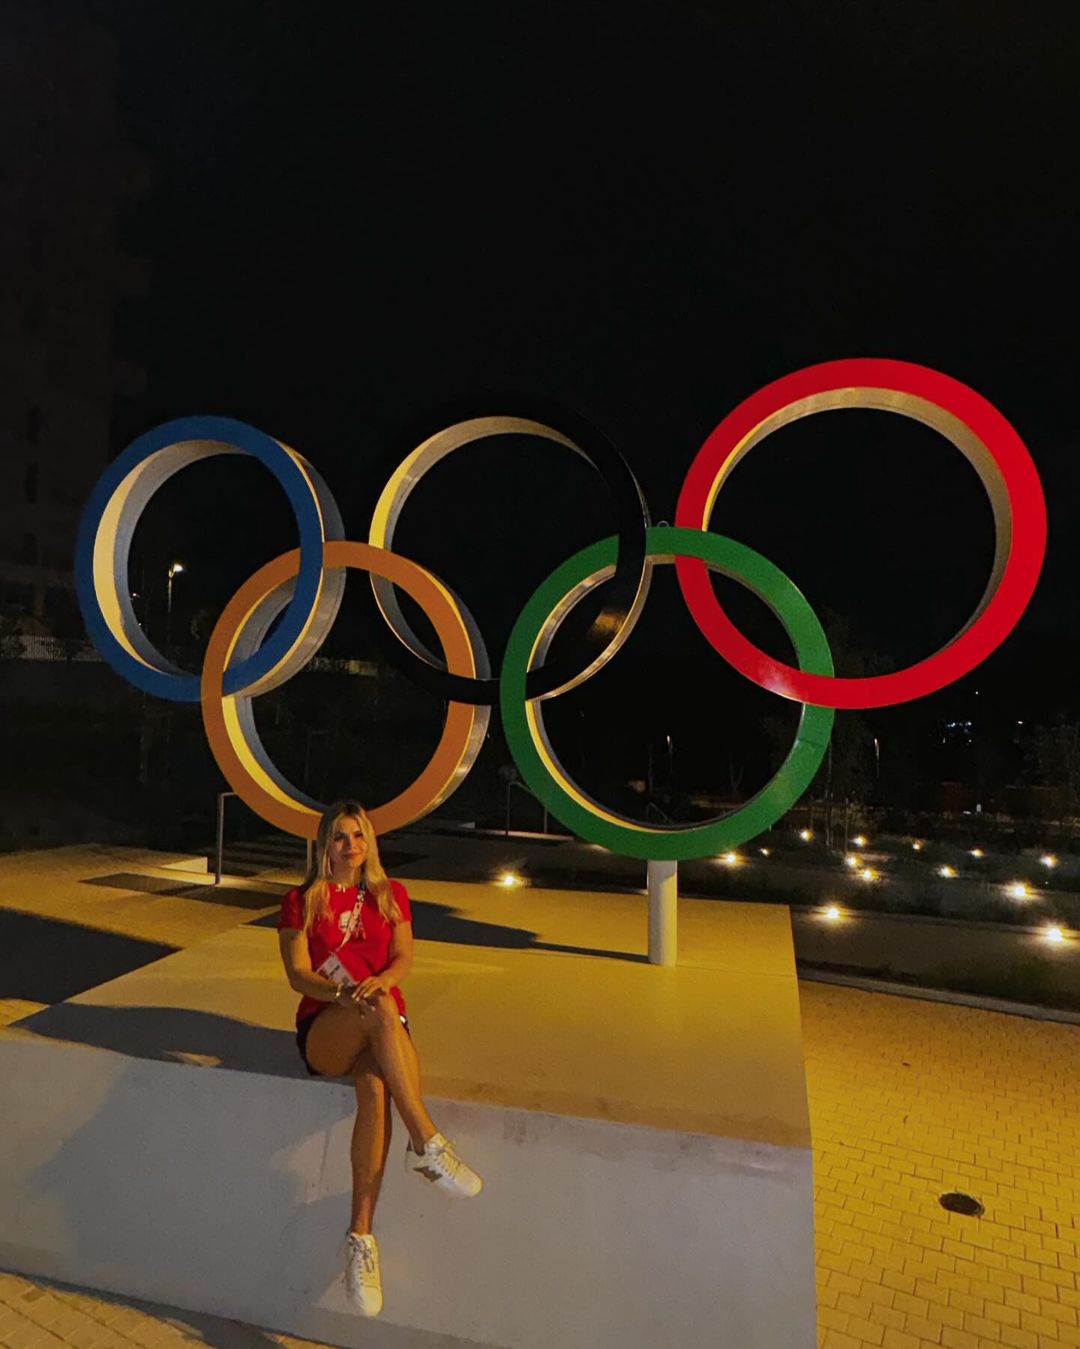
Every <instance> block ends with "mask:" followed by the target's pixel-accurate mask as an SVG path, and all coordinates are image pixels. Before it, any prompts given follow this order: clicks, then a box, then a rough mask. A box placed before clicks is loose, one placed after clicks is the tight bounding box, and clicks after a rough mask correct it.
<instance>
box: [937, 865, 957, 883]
mask: <svg viewBox="0 0 1080 1349" xmlns="http://www.w3.org/2000/svg"><path fill="white" fill-rule="evenodd" d="M937 874H938V875H939V876H944V877H945V879H946V880H947V881H951V880H952V879H953V877H954V876H955V875H956V868H955V867H948V866H945V867H938V873H937Z"/></svg>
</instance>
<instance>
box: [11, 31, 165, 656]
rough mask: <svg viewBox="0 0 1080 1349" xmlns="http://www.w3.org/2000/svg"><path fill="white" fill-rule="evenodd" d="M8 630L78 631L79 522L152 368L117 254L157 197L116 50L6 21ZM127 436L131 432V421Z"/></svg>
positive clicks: (87, 35) (132, 266)
mask: <svg viewBox="0 0 1080 1349" xmlns="http://www.w3.org/2000/svg"><path fill="white" fill-rule="evenodd" d="M0 52H2V53H3V56H2V73H3V78H2V79H0V126H2V128H3V134H2V135H0V257H2V258H3V267H2V268H0V616H2V617H3V619H4V620H5V626H6V627H7V629H8V631H12V630H15V631H23V632H26V633H43V632H46V633H53V634H55V635H57V636H67V635H73V634H74V633H75V632H77V631H79V630H80V628H81V625H79V624H78V619H77V611H76V609H75V604H74V590H73V577H72V566H73V553H74V542H75V532H76V526H77V523H78V517H79V512H80V510H81V508H82V505H83V502H84V501H85V500H86V496H87V493H88V492H89V490H90V488H91V486H92V485H93V483H94V481H95V480H96V479H97V477H98V476H99V475H100V473H101V471H102V469H103V468H104V466H105V465H106V464H107V463H108V461H109V459H110V457H111V454H112V447H113V444H114V437H113V434H112V430H113V425H114V421H115V419H116V417H117V412H118V400H121V408H120V410H121V412H122V400H125V399H130V398H137V397H138V396H139V395H140V394H141V392H142V389H143V385H144V382H145V380H144V375H143V371H142V369H141V367H140V366H139V365H138V364H137V363H135V362H133V361H131V360H127V359H124V356H123V354H122V353H120V352H118V351H117V344H116V341H115V333H116V330H117V315H118V311H119V309H120V307H121V306H123V305H124V304H127V303H132V302H134V303H136V304H137V303H138V301H139V300H140V298H141V297H143V296H144V295H145V292H146V275H147V268H146V266H145V264H144V263H143V262H141V261H139V260H138V259H135V258H132V257H129V256H127V255H126V254H125V253H124V252H123V250H122V249H121V247H120V244H119V237H120V225H121V217H122V215H123V212H124V211H125V209H126V207H127V205H128V204H129V203H130V202H132V201H134V200H136V199H137V198H138V197H139V196H141V195H143V194H145V192H146V191H147V188H148V183H149V171H148V165H147V161H146V159H145V157H144V156H143V155H142V154H141V153H140V152H139V151H138V150H136V149H135V148H134V147H133V146H132V145H130V144H129V143H128V142H127V141H126V140H125V139H124V134H123V130H122V127H121V125H120V119H119V112H118V102H117V67H116V55H115V51H114V43H113V39H112V37H111V35H110V34H109V33H108V32H107V31H106V30H104V29H102V28H100V27H98V26H96V25H95V24H93V23H90V22H88V21H85V20H82V19H77V18H74V19H73V18H65V17H63V16H59V15H57V16H50V15H49V13H48V12H47V11H45V12H42V11H40V10H38V11H33V10H30V9H20V8H6V9H5V10H3V11H0ZM125 421H126V419H125Z"/></svg>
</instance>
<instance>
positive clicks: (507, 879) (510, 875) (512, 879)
mask: <svg viewBox="0 0 1080 1349" xmlns="http://www.w3.org/2000/svg"><path fill="white" fill-rule="evenodd" d="M495 884H496V885H502V886H504V887H505V888H506V889H507V890H509V889H512V888H513V887H514V886H515V885H524V884H525V882H524V880H523V879H522V878H521V877H520V876H519V875H518V874H517V872H516V871H500V872H499V875H498V879H497V880H496V881H495Z"/></svg>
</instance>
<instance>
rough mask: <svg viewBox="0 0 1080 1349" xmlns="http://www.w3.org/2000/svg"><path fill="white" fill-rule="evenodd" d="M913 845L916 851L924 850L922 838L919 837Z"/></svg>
mask: <svg viewBox="0 0 1080 1349" xmlns="http://www.w3.org/2000/svg"><path fill="white" fill-rule="evenodd" d="M911 846H912V847H913V848H914V849H915V851H916V852H922V849H923V845H922V839H920V838H917V839H916V840H915V842H914V843H913V844H912V845H911Z"/></svg>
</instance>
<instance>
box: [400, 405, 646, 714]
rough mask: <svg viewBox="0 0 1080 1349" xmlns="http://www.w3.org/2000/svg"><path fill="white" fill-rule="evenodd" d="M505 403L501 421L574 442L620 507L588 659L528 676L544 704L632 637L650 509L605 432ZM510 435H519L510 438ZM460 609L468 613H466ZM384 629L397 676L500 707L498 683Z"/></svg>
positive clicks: (544, 409) (568, 417)
mask: <svg viewBox="0 0 1080 1349" xmlns="http://www.w3.org/2000/svg"><path fill="white" fill-rule="evenodd" d="M492 401H494V400H492ZM507 401H508V400H505V399H500V400H499V404H498V407H499V412H498V415H499V416H505V417H514V418H522V419H527V420H529V421H534V422H538V423H542V424H543V425H545V426H547V427H548V428H549V429H551V430H553V431H556V432H558V433H559V434H561V435H563V436H565V437H566V438H567V439H568V440H571V441H573V443H574V445H575V446H576V447H577V450H578V452H579V453H580V454H581V456H582V458H584V459H585V460H587V462H588V463H589V464H590V465H591V466H592V467H593V468H594V469H595V470H596V472H597V473H598V474H599V475H600V477H601V479H602V480H603V483H604V485H605V487H606V488H607V490H608V492H609V493H610V495H611V497H612V498H613V499H614V501H615V505H616V509H617V513H618V526H617V530H616V534H617V538H618V553H617V557H616V565H615V571H614V574H613V575H612V576H611V577H609V578H608V580H606V581H604V582H603V583H602V584H601V585H600V586H598V587H597V594H601V595H603V596H604V604H603V606H602V608H601V609H600V610H599V612H598V613H597V614H596V615H595V617H593V618H592V619H591V621H590V622H589V623H588V625H587V627H586V628H585V630H584V632H583V633H582V634H581V636H580V640H581V641H582V642H583V643H584V645H585V656H584V658H579V659H573V658H571V657H563V658H562V659H560V660H557V661H548V662H545V663H544V664H543V665H540V666H537V668H536V669H534V670H530V671H529V674H528V676H527V678H526V682H525V691H526V697H527V698H528V699H530V700H531V699H534V698H544V697H546V696H548V695H550V694H551V693H553V692H555V691H556V690H558V689H562V688H563V687H565V686H566V685H568V684H571V683H573V682H574V681H575V680H577V679H579V678H580V677H581V675H582V674H583V673H584V672H585V671H586V670H588V669H589V668H590V667H591V666H593V665H594V664H595V663H596V661H597V660H598V659H599V658H600V657H601V656H603V655H604V654H605V652H607V651H609V650H610V649H611V648H612V647H617V645H618V644H620V643H621V641H623V640H625V636H628V635H629V634H624V631H623V630H624V628H625V627H626V624H627V623H628V622H629V621H631V620H632V619H633V620H634V621H636V618H637V613H638V612H640V609H641V607H642V605H643V603H644V599H645V594H646V592H647V590H648V584H649V578H650V575H651V570H652V568H651V565H650V564H649V562H648V557H647V552H646V541H645V531H646V530H647V529H648V527H649V523H650V521H649V512H648V507H647V505H646V503H645V499H644V497H643V495H642V493H641V489H640V487H639V486H638V482H637V479H636V478H635V477H634V475H633V473H632V472H631V469H630V465H629V464H628V463H627V462H626V460H625V459H624V458H623V456H622V455H621V454H620V453H619V452H618V450H616V449H615V447H614V445H612V443H611V441H610V440H608V438H607V437H606V436H605V435H603V434H602V432H600V431H598V430H597V429H596V428H595V427H594V426H592V425H590V424H589V423H588V422H586V421H585V420H584V419H583V418H581V417H579V416H577V415H575V414H569V413H567V412H566V411H565V410H564V409H557V410H555V411H553V410H552V408H551V407H550V405H542V406H541V405H539V404H538V403H537V402H536V400H531V399H530V400H523V399H522V398H521V397H520V396H518V397H515V398H514V399H513V400H510V401H511V402H512V406H509V407H508V406H507ZM455 411H456V409H455ZM472 415H473V417H478V416H486V417H491V416H493V415H495V414H493V413H492V412H491V411H490V410H489V411H486V412H483V413H476V412H474V413H473V414H472ZM471 419H472V418H470V417H467V416H462V415H458V416H455V417H454V419H453V422H452V423H449V424H445V423H444V427H443V429H447V430H448V429H450V426H452V425H458V424H459V423H461V422H463V421H468V420H471ZM505 434H516V433H515V432H514V431H508V432H506V433H505ZM526 434H527V433H526ZM463 443H469V442H463ZM455 598H456V596H455ZM462 608H463V610H464V609H465V606H464V605H463V606H462ZM380 629H381V635H382V639H381V640H380V641H379V647H380V649H381V651H382V654H383V655H385V657H386V659H387V660H388V662H389V663H390V664H391V665H393V666H394V668H395V669H397V670H399V671H400V672H401V673H402V674H404V675H406V676H407V677H408V678H409V679H411V680H412V681H413V682H414V683H416V684H419V685H420V686H421V687H422V688H425V689H427V690H428V691H429V692H431V693H434V694H436V695H437V696H438V697H440V698H445V699H448V700H449V701H451V702H458V703H469V704H471V705H473V706H483V707H491V706H493V705H494V704H496V703H497V702H498V700H499V680H498V677H497V676H493V677H484V678H470V677H469V676H467V675H454V674H450V673H449V671H447V670H445V669H440V668H439V667H438V666H436V665H432V664H431V663H430V662H429V661H427V660H425V659H424V658H423V657H422V656H420V655H419V654H418V653H417V652H414V651H413V650H412V649H411V648H409V647H408V646H406V645H405V643H404V642H403V641H402V640H401V639H400V638H399V637H398V636H397V634H396V633H394V631H393V629H392V628H391V627H390V625H389V623H387V624H386V625H385V626H383V625H380ZM611 654H614V652H612V653H611Z"/></svg>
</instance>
